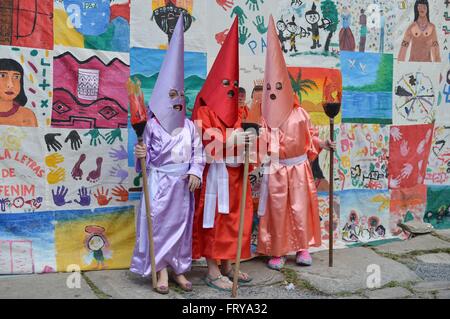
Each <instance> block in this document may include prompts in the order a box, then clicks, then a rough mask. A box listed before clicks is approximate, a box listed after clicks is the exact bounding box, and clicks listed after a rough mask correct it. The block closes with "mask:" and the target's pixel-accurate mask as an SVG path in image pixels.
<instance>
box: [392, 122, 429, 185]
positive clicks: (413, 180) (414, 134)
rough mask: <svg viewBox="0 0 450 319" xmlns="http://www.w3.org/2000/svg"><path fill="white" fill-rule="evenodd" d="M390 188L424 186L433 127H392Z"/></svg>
mask: <svg viewBox="0 0 450 319" xmlns="http://www.w3.org/2000/svg"><path fill="white" fill-rule="evenodd" d="M390 136H391V140H390V144H389V156H390V159H391V160H390V161H389V168H388V169H389V188H391V189H399V188H408V187H413V186H415V185H417V184H423V183H424V181H425V174H426V170H427V162H428V156H429V154H430V148H431V142H432V137H433V125H432V124H424V125H407V126H391V129H390Z"/></svg>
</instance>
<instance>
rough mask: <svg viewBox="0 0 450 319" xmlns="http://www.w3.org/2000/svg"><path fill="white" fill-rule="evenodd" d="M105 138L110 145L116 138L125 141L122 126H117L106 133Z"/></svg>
mask: <svg viewBox="0 0 450 319" xmlns="http://www.w3.org/2000/svg"><path fill="white" fill-rule="evenodd" d="M105 138H106V143H108V144H109V145H112V144H114V142H115V141H116V139H119V141H121V142H123V138H122V131H121V130H120V128H116V129H115V130H113V131H111V132H108V133H106V136H105Z"/></svg>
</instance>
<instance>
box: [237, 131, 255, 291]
mask: <svg viewBox="0 0 450 319" xmlns="http://www.w3.org/2000/svg"><path fill="white" fill-rule="evenodd" d="M242 128H243V129H244V132H242V134H240V136H238V137H237V139H238V140H239V139H243V140H244V145H245V149H244V158H245V159H244V178H243V181H242V183H243V185H242V196H241V203H240V216H239V217H240V218H239V233H238V236H239V237H238V245H237V253H236V266H235V269H234V277H233V289H232V291H231V295H232V297H234V298H236V297H237V288H238V281H239V267H240V265H241V252H242V237H243V235H244V221H245V218H244V217H245V215H244V214H245V202H246V201H245V199H246V198H247V181H248V172H249V166H250V146H251V145H253V144H254V143H255V140H256V136H257V135H258V134H259V125H258V124H256V123H242ZM238 144H239V141H238Z"/></svg>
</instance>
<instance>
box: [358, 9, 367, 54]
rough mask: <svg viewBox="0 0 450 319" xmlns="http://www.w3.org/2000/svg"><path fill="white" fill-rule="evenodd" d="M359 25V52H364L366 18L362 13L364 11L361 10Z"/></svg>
mask: <svg viewBox="0 0 450 319" xmlns="http://www.w3.org/2000/svg"><path fill="white" fill-rule="evenodd" d="M359 25H360V29H359V52H365V51H366V39H367V16H366V14H365V13H364V9H361V15H360V16H359Z"/></svg>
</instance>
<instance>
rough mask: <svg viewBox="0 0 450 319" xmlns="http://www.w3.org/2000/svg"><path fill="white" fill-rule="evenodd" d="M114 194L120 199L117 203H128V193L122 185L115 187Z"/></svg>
mask: <svg viewBox="0 0 450 319" xmlns="http://www.w3.org/2000/svg"><path fill="white" fill-rule="evenodd" d="M112 194H113V195H114V196H116V197H118V199H116V202H127V201H128V191H127V190H126V188H125V187H123V186H122V185H120V186H116V187H114V188H113V190H112Z"/></svg>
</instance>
